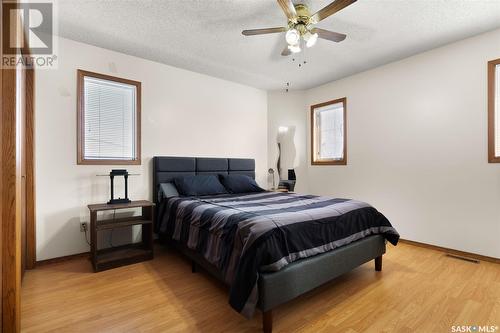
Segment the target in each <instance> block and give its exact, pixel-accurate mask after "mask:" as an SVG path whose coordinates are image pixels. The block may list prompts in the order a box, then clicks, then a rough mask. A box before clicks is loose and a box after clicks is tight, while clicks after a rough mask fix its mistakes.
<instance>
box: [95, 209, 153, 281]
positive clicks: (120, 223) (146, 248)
mask: <svg viewBox="0 0 500 333" xmlns="http://www.w3.org/2000/svg"><path fill="white" fill-rule="evenodd" d="M154 206H155V204H154V203H152V202H150V201H146V200H140V201H132V202H129V203H122V204H113V205H109V204H97V205H88V208H89V211H90V257H91V260H92V266H93V267H94V271H95V272H100V271H104V270H106V269H110V268H115V267H119V266H123V265H128V264H132V263H136V262H140V261H144V260H150V259H153V221H154ZM138 207H141V208H142V214H141V215H140V216H134V217H125V218H117V219H109V220H100V221H98V220H97V213H98V212H101V211H106V210H118V209H129V208H138ZM134 225H142V242H141V243H134V244H127V245H122V246H117V247H112V248H108V249H102V250H99V249H98V248H97V233H98V232H99V231H102V230H110V229H114V228H123V227H128V226H134Z"/></svg>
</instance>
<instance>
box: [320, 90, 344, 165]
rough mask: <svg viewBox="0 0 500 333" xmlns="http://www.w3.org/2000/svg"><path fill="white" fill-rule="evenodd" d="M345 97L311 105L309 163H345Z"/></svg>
mask: <svg viewBox="0 0 500 333" xmlns="http://www.w3.org/2000/svg"><path fill="white" fill-rule="evenodd" d="M346 147H347V142H346V98H341V99H336V100H333V101H330V102H326V103H321V104H317V105H312V106H311V164H312V165H346V164H347V148H346Z"/></svg>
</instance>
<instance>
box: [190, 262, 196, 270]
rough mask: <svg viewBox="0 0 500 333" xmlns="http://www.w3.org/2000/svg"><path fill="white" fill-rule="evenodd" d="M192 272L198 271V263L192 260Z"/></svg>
mask: <svg viewBox="0 0 500 333" xmlns="http://www.w3.org/2000/svg"><path fill="white" fill-rule="evenodd" d="M191 273H196V263H195V262H194V260H191Z"/></svg>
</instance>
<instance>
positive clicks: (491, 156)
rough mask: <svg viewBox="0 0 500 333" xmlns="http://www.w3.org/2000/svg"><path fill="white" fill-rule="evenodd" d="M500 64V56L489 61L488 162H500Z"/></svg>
mask: <svg viewBox="0 0 500 333" xmlns="http://www.w3.org/2000/svg"><path fill="white" fill-rule="evenodd" d="M497 65H500V58H499V59H495V60H491V61H489V62H488V162H489V163H500V156H495V88H496V87H495V67H496V66H497Z"/></svg>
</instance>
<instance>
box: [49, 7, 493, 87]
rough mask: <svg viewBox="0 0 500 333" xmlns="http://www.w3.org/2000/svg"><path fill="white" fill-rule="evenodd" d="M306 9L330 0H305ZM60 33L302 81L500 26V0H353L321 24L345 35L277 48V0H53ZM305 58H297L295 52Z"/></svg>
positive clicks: (184, 62)
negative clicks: (287, 52) (289, 51)
mask: <svg viewBox="0 0 500 333" xmlns="http://www.w3.org/2000/svg"><path fill="white" fill-rule="evenodd" d="M294 2H295V3H307V4H308V5H309V7H310V8H311V11H312V12H315V11H317V10H318V9H320V8H322V7H323V6H325V5H327V4H328V3H330V2H331V1H329V0H305V1H299V0H297V1H294ZM57 3H58V11H59V16H58V17H59V34H60V35H61V36H62V37H66V38H70V39H73V40H77V41H81V42H84V43H88V44H92V45H96V46H99V47H103V48H107V49H111V50H115V51H119V52H123V53H126V54H131V55H135V56H138V57H141V58H146V59H150V60H154V61H158V62H162V63H165V64H169V65H173V66H176V67H181V68H185V69H189V70H192V71H196V72H200V73H205V74H208V75H212V76H216V77H220V78H224V79H227V80H231V81H236V82H240V83H243V84H248V85H251V86H255V87H258V88H262V89H281V88H284V87H285V83H286V82H290V85H291V88H292V89H304V88H310V87H314V86H317V85H320V84H322V83H325V82H329V81H333V80H336V79H339V78H342V77H345V76H348V75H352V74H354V73H358V72H361V71H363V70H366V69H369V68H373V67H376V66H379V65H382V64H385V63H388V62H392V61H395V60H398V59H402V58H404V57H407V56H410V55H412V54H416V53H419V52H422V51H425V50H428V49H432V48H435V47H437V46H440V45H443V44H447V43H450V42H453V41H456V40H459V39H463V38H466V37H469V36H473V35H476V34H479V33H481V32H485V31H488V30H492V29H495V28H498V27H500V0H478V1H470V0H359V1H358V2H356V3H354V4H353V5H351V6H349V7H347V8H346V9H344V10H342V11H341V12H339V13H337V14H335V15H333V16H331V17H329V18H327V19H325V20H324V21H322V22H320V23H319V24H318V26H319V27H321V28H325V29H330V30H333V31H337V32H342V33H346V34H347V36H348V37H347V39H346V40H345V41H344V42H342V43H338V44H337V43H333V42H329V41H326V40H319V41H318V43H317V44H316V46H314V47H313V48H311V49H307V50H306V51H305V52H303V53H300V55H299V56H297V57H296V58H295V62H293V61H292V57H282V56H280V52H281V50H282V49H283V47H284V35H283V34H273V35H262V36H252V37H244V36H243V35H242V34H241V30H243V29H253V28H266V27H276V26H283V25H285V24H286V18H285V16H284V14H283V12H282V11H281V9H280V7H279V6H278V4H277V2H276V1H275V0H211V1H210V0H176V1H171V0H164V1H159V0H155V1H153V0H142V1H140V0H137V1H129V0H111V1H109V0H107V1H103V0H92V1H89V0H59V1H57ZM303 61H307V64H306V65H304V66H302V67H301V68H299V67H298V66H297V63H298V62H303Z"/></svg>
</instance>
